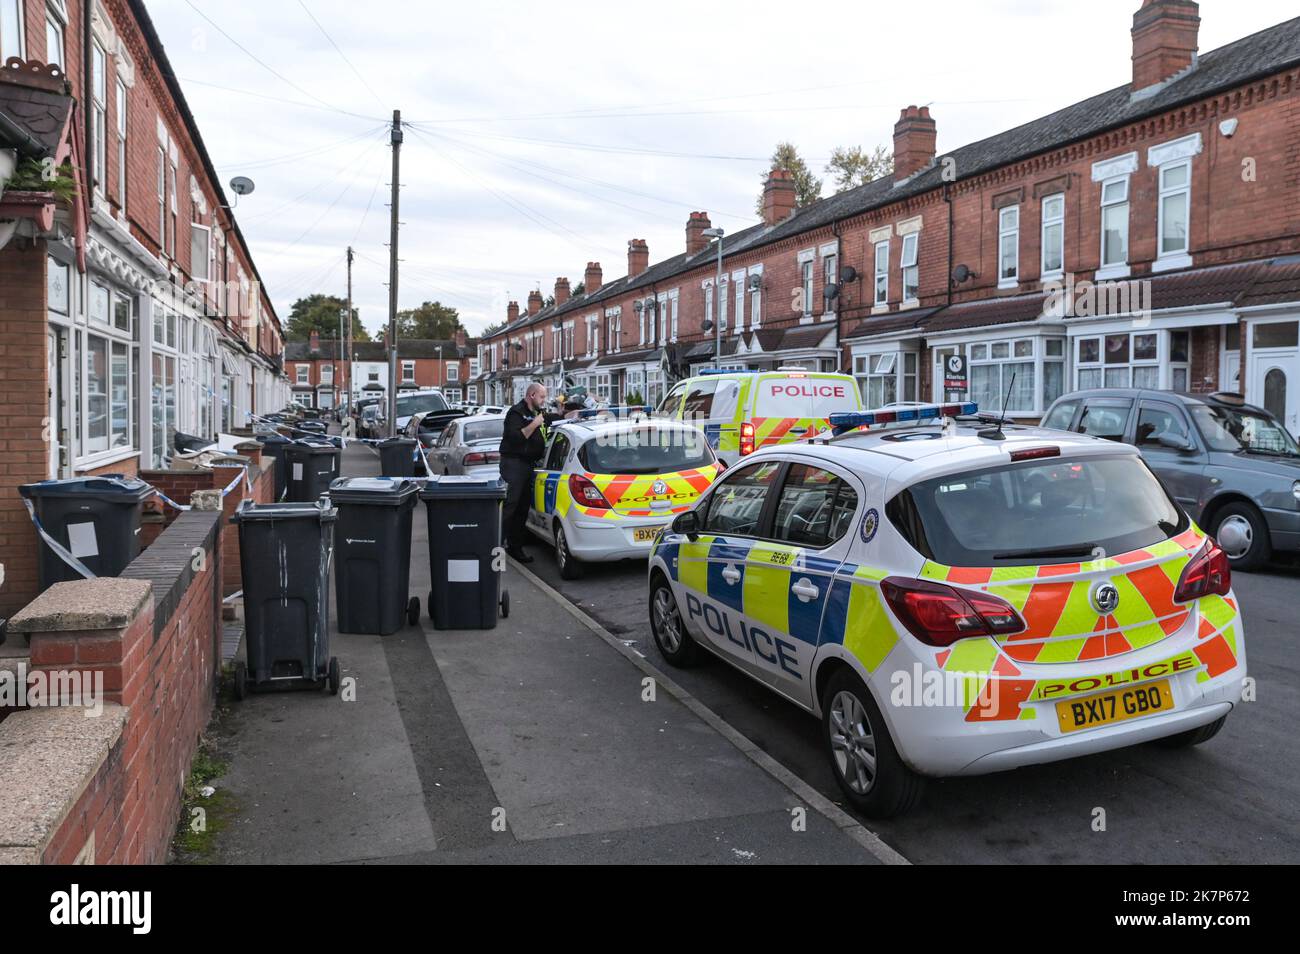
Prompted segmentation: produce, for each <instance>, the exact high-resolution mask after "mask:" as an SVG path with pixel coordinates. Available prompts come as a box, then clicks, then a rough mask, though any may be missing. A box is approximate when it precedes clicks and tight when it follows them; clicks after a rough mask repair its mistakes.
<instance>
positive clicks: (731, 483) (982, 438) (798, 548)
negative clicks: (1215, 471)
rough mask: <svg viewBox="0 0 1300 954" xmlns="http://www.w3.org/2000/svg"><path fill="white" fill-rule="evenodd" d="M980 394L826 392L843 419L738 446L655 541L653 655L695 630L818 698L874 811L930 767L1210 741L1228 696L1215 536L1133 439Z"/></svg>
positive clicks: (1232, 606) (1232, 672) (700, 639)
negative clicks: (830, 431)
mask: <svg viewBox="0 0 1300 954" xmlns="http://www.w3.org/2000/svg"><path fill="white" fill-rule="evenodd" d="M976 412H977V408H976V407H975V406H974V405H944V406H939V405H930V406H924V407H910V408H903V409H899V410H895V411H880V412H861V413H853V414H841V415H834V416H832V418H831V423H832V426H833V428H834V429H835V430H836V431H844V432H845V433H843V434H841V435H840V436H835V437H828V438H826V439H822V440H817V441H813V442H810V443H804V444H798V445H787V446H782V447H776V448H772V449H769V450H763V451H758V452H756V453H755V454H754V455H753V456H751V457H747V458H746V459H745V460H744V461H742V462H741V464H739V465H738V466H736V467H733V468H731V469H730V470H728V471H727V473H726V474H724V475H723V476H722V477H721V478H720V479H719V480H718V481H717V483H715V484H714V486H713V487H712V488H711V490H710V491H709V493H707V494H705V495H704V496H702V497H701V499H700V500H699V501H698V503H697V504H696V505H695V507H693V508H692V509H691V510H690V511H688V512H685V513H683V514H681V515H680V516H679V517H677V518H675V519H674V520H673V522H672V524H671V525H670V527H669V528H668V529H667V530H666V531H665V532H664V534H663V535H662V536H661V537H660V538H659V539H658V540H657V541H656V543H655V547H654V551H653V553H652V554H651V556H650V561H649V610H650V620H651V626H652V629H653V632H654V638H655V642H656V644H657V645H658V648H659V650H660V652H661V653H662V654H663V656H664V657H665V658H666V659H667V660H668V662H669V663H671V664H673V665H677V666H685V665H689V664H691V663H692V662H694V661H696V659H697V658H698V657H699V655H700V652H701V650H707V651H709V652H712V653H714V654H716V655H718V656H721V657H722V658H723V659H725V660H726V661H728V662H730V663H732V664H734V665H735V666H737V667H738V668H740V669H741V670H743V671H744V672H746V673H748V674H749V675H750V676H752V677H753V678H755V679H756V680H758V681H759V682H761V683H763V684H765V685H767V686H768V687H770V688H771V689H773V690H774V691H776V692H777V693H779V694H780V695H782V696H784V697H786V698H787V699H790V700H791V701H793V702H794V703H795V704H797V705H798V706H800V707H802V708H803V709H806V710H808V711H809V712H811V713H813V714H815V715H817V716H819V717H820V718H821V722H822V734H823V739H824V744H825V747H826V751H827V753H828V755H829V758H830V762H831V765H832V767H833V769H834V772H835V776H836V778H837V780H838V781H839V784H840V787H841V788H842V789H843V791H844V793H845V795H846V797H847V798H848V800H849V801H850V802H851V803H852V804H853V805H854V806H855V807H856V808H858V809H859V810H860V811H862V812H863V813H865V814H867V815H870V816H875V817H887V816H889V815H892V814H897V813H899V812H901V811H904V810H906V809H907V808H908V807H910V806H911V805H912V804H913V803H914V802H915V800H916V798H917V797H918V795H919V793H920V790H921V785H922V780H923V776H927V775H928V776H943V775H968V774H969V775H974V774H981V773H985V772H993V771H999V770H1002V769H1009V768H1015V767H1018V766H1022V765H1030V764H1034V763H1039V762H1050V761H1053V760H1057V759H1063V758H1069V757H1073V756H1076V755H1084V754H1087V753H1091V752H1099V751H1103V750H1107V749H1113V748H1118V747H1120V746H1125V745H1131V744H1134V743H1138V742H1146V741H1150V740H1157V739H1159V740H1163V741H1165V742H1167V743H1169V744H1175V745H1190V744H1196V743H1200V742H1204V741H1206V740H1207V739H1209V738H1210V737H1212V736H1213V735H1214V734H1215V733H1217V732H1218V731H1219V728H1220V727H1221V726H1222V725H1223V722H1224V719H1225V717H1226V716H1227V714H1228V713H1229V712H1230V711H1231V710H1232V708H1233V706H1234V705H1235V703H1236V702H1237V701H1238V700H1239V699H1240V698H1241V692H1242V680H1243V678H1244V677H1245V673H1246V657H1245V645H1244V642H1243V632H1242V623H1241V616H1240V614H1239V612H1238V608H1237V600H1236V598H1235V596H1234V595H1233V593H1232V589H1231V573H1230V571H1229V567H1228V561H1227V558H1226V556H1225V555H1224V553H1223V551H1222V550H1220V549H1219V547H1218V546H1217V545H1216V544H1215V542H1214V541H1213V540H1212V539H1210V538H1209V537H1207V536H1206V535H1205V534H1204V533H1203V532H1202V531H1201V530H1200V529H1199V528H1198V527H1197V526H1196V525H1195V524H1194V523H1193V522H1192V521H1191V519H1190V518H1189V517H1188V516H1187V515H1186V514H1185V513H1184V512H1183V511H1182V510H1181V509H1180V508H1179V507H1178V506H1177V505H1176V503H1175V502H1174V501H1173V499H1172V498H1171V497H1170V496H1169V494H1168V492H1167V491H1166V490H1165V489H1164V487H1163V485H1162V484H1161V483H1160V482H1159V480H1157V478H1156V477H1155V476H1154V475H1153V474H1152V472H1151V471H1150V470H1149V469H1148V467H1147V466H1146V464H1145V463H1143V461H1142V459H1141V457H1140V456H1139V455H1138V453H1137V451H1136V450H1135V449H1134V448H1132V447H1129V446H1126V445H1119V444H1115V443H1113V442H1110V441H1106V440H1102V439H1099V438H1091V437H1086V436H1083V435H1076V434H1067V433H1063V432H1061V431H1054V430H1045V429H1042V428H1037V427H1022V426H1016V425H1011V424H1008V423H1005V422H1000V421H999V422H995V421H991V420H989V419H980V418H978V417H977V416H974V415H976ZM900 422H901V423H905V424H908V425H909V426H904V427H879V426H878V425H884V424H894V423H900ZM864 425H866V426H868V427H869V429H868V430H866V431H862V430H861V427H862V426H864Z"/></svg>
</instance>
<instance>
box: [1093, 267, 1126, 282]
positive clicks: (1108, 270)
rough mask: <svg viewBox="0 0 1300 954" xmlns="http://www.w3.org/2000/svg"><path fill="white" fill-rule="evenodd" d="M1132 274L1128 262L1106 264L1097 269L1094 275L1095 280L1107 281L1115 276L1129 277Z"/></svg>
mask: <svg viewBox="0 0 1300 954" xmlns="http://www.w3.org/2000/svg"><path fill="white" fill-rule="evenodd" d="M1130 274H1132V272H1131V271H1130V270H1129V267H1128V264H1127V263H1125V264H1123V265H1106V266H1104V267H1102V268H1099V269H1097V271H1096V273H1095V274H1094V275H1093V281H1097V282H1105V281H1110V280H1112V279H1115V278H1128V277H1129V275H1130Z"/></svg>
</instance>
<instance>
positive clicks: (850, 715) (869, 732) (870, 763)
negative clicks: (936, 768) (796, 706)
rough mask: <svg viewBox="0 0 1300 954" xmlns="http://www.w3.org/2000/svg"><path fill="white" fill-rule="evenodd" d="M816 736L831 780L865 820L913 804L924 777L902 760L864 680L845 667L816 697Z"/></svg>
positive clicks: (918, 794) (899, 813) (909, 806)
mask: <svg viewBox="0 0 1300 954" xmlns="http://www.w3.org/2000/svg"><path fill="white" fill-rule="evenodd" d="M822 734H823V736H824V737H825V740H826V751H827V755H828V756H829V757H830V763H831V770H832V771H833V772H834V773H835V781H836V782H838V783H839V786H840V790H841V791H843V792H844V796H845V798H847V799H848V802H849V804H850V805H852V806H853V807H854V808H856V809H857V810H858V811H860V812H861V813H862V814H864V815H866V816H867V817H869V818H892V817H893V816H895V815H901V814H902V813H904V812H906V811H907V810H908V809H910V808H911V807H912V806H913V805H915V804H916V802H917V799H919V798H920V797H921V791H922V790H923V789H924V787H925V779H924V778H922V777H921V776H920V775H917V774H916V773H915V772H913V771H912V770H911V769H910V768H908V767H907V766H906V765H905V764H904V763H903V760H902V758H900V757H899V755H898V750H897V749H896V748H895V747H894V740H893V739H892V738H890V735H889V729H888V728H887V727H886V726H885V720H884V718H883V717H882V716H881V714H880V709H879V708H878V707H877V706H876V701H875V699H874V698H872V695H871V693H870V691H868V689H867V687H866V684H865V683H864V682H863V681H862V680H861V679H860V678H859V677H858V674H857V673H856V672H854V671H853V670H852V669H849V668H847V667H846V668H842V669H840V670H839V672H837V673H835V675H833V676H832V677H831V679H830V682H829V683H828V684H827V686H826V691H825V693H824V694H823V696H822Z"/></svg>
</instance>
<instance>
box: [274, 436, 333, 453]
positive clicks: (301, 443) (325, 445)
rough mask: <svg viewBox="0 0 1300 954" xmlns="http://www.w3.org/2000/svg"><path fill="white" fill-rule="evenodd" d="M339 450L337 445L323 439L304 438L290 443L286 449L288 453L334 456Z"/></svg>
mask: <svg viewBox="0 0 1300 954" xmlns="http://www.w3.org/2000/svg"><path fill="white" fill-rule="evenodd" d="M338 449H339V446H338V445H337V444H335V443H334V442H333V441H331V440H327V439H326V438H323V437H303V438H300V439H299V440H296V441H290V442H289V444H288V446H287V447H286V448H285V450H286V451H289V452H291V453H295V454H333V453H336V452H337V451H338Z"/></svg>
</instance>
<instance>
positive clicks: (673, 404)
mask: <svg viewBox="0 0 1300 954" xmlns="http://www.w3.org/2000/svg"><path fill="white" fill-rule="evenodd" d="M686 384H687V382H685V381H683V382H682V383H681V384H679V385H677V386H676V387H674V388H673V389H672V390H671V391H669V392H668V394H667V396H665V397H664V399H663V400H662V401H660V402H659V408H658V410H656V411H655V413H656V414H658V415H659V416H660V417H677V416H678V415H677V412H678V411H680V410H681V409H682V398H683V397H685V396H686Z"/></svg>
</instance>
